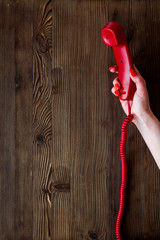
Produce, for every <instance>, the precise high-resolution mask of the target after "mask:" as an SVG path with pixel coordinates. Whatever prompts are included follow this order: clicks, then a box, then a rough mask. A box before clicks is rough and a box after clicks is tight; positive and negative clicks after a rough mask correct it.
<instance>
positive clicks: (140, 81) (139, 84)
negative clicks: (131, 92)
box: [129, 64, 146, 94]
mask: <svg viewBox="0 0 160 240" xmlns="http://www.w3.org/2000/svg"><path fill="white" fill-rule="evenodd" d="M133 67H134V69H132V68H131V69H130V70H129V72H130V77H131V79H132V81H133V82H134V83H135V84H136V88H137V93H140V94H141V93H142V92H143V91H144V89H145V87H146V82H145V80H144V78H143V77H142V76H141V74H140V73H139V71H138V69H137V68H136V67H135V65H134V64H133Z"/></svg>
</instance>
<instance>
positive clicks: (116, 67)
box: [109, 65, 118, 73]
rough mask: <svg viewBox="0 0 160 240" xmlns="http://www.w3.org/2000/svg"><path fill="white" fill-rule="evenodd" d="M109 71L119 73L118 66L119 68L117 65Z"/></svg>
mask: <svg viewBox="0 0 160 240" xmlns="http://www.w3.org/2000/svg"><path fill="white" fill-rule="evenodd" d="M109 71H110V72H115V73H118V66H117V65H115V66H111V67H110V68H109Z"/></svg>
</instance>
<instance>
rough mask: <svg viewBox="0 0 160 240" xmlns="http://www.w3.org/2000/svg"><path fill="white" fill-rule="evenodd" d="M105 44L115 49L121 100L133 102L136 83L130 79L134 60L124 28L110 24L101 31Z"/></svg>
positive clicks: (114, 23) (115, 23) (113, 23)
mask: <svg viewBox="0 0 160 240" xmlns="http://www.w3.org/2000/svg"><path fill="white" fill-rule="evenodd" d="M101 35H102V38H103V41H104V43H105V44H106V45H107V46H111V47H112V48H113V52H114V55H115V59H116V63H117V66H118V79H119V81H120V83H121V89H120V96H119V98H120V99H121V100H133V96H134V93H135V90H136V86H135V83H134V82H133V81H132V80H131V79H130V74H129V70H130V68H133V63H132V58H131V54H130V50H129V47H128V43H127V39H126V37H125V33H124V30H123V28H122V26H121V25H120V24H119V23H117V22H109V23H107V24H106V25H105V27H104V28H103V29H102V31H101Z"/></svg>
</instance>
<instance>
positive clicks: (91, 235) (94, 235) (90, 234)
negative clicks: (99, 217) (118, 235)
mask: <svg viewBox="0 0 160 240" xmlns="http://www.w3.org/2000/svg"><path fill="white" fill-rule="evenodd" d="M88 234H89V237H90V238H91V239H97V240H98V235H97V234H96V233H95V232H91V231H88Z"/></svg>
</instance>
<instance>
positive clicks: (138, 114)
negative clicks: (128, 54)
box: [109, 65, 152, 124]
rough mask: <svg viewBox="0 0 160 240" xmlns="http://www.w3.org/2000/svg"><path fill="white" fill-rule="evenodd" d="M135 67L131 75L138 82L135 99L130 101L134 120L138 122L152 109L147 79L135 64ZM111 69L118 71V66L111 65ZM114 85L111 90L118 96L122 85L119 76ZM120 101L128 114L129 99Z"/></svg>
mask: <svg viewBox="0 0 160 240" xmlns="http://www.w3.org/2000/svg"><path fill="white" fill-rule="evenodd" d="M133 67H134V69H132V70H131V72H130V77H131V79H132V81H133V82H134V83H135V84H136V91H135V94H134V97H133V101H130V106H131V114H133V116H134V119H133V120H132V122H134V123H135V124H136V123H137V121H138V122H139V121H140V120H141V119H142V118H143V117H145V116H146V115H147V114H151V113H152V111H151V108H150V104H149V96H148V92H147V88H146V81H145V80H144V78H143V77H142V76H141V74H140V73H139V71H138V69H137V68H136V67H135V65H133ZM109 70H110V71H111V72H116V73H118V66H117V65H115V66H114V67H110V68H109ZM113 85H114V86H113V88H112V89H111V91H112V93H113V94H114V95H115V96H118V95H119V92H118V90H119V89H120V87H121V85H120V82H119V80H118V77H116V78H115V79H114V80H113ZM119 100H120V99H119ZM120 102H121V105H122V108H123V110H124V112H125V113H126V114H127V115H128V101H127V100H120Z"/></svg>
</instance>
